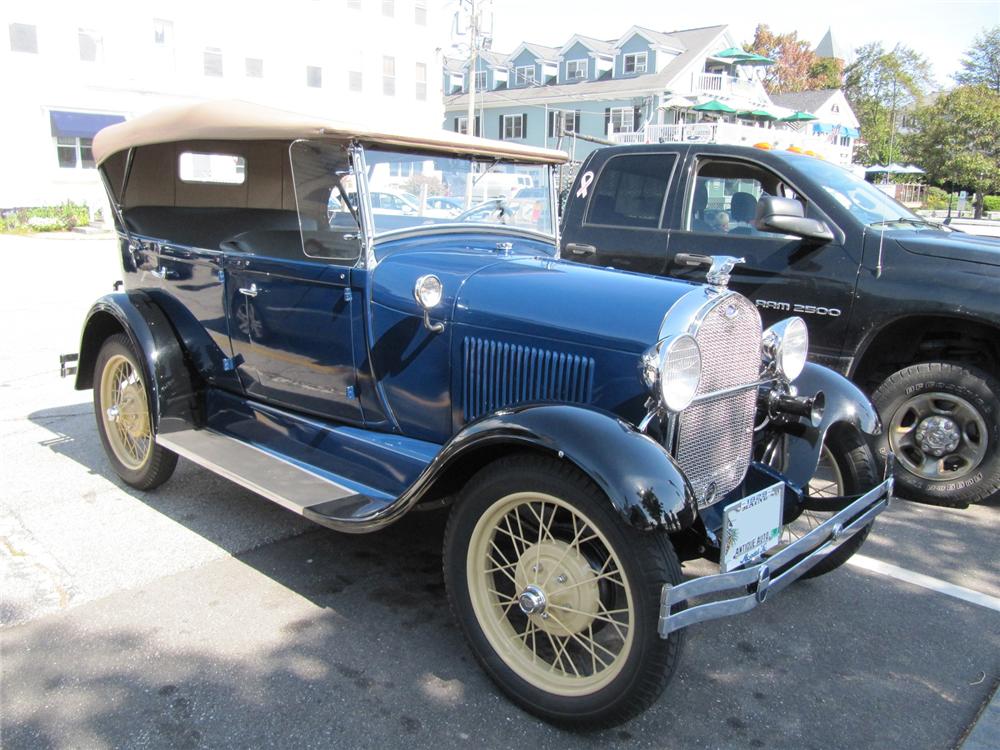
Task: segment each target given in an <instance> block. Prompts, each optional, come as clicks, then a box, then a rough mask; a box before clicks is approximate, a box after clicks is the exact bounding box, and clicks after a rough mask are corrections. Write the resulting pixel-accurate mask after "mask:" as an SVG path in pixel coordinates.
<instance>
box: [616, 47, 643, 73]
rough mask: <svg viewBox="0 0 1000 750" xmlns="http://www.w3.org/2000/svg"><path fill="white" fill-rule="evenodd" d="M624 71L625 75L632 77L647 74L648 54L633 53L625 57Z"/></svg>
mask: <svg viewBox="0 0 1000 750" xmlns="http://www.w3.org/2000/svg"><path fill="white" fill-rule="evenodd" d="M622 69H623V70H624V71H625V75H631V74H633V73H645V72H646V53H645V52H632V53H630V54H628V55H625V59H624V62H623V63H622Z"/></svg>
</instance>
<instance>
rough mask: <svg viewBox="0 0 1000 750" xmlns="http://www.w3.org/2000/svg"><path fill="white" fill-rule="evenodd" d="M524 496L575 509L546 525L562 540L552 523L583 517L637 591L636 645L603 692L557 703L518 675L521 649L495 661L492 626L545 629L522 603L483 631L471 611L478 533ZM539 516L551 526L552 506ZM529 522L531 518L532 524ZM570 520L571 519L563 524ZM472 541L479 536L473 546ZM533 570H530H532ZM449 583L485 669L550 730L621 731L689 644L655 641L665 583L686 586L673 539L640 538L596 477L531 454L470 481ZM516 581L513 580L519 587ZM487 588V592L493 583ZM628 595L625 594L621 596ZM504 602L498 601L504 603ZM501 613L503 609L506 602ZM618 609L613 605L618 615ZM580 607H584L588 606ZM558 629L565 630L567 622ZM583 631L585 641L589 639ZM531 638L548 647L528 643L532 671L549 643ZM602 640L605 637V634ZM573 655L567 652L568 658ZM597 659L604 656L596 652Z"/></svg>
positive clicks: (453, 525) (449, 557)
mask: <svg viewBox="0 0 1000 750" xmlns="http://www.w3.org/2000/svg"><path fill="white" fill-rule="evenodd" d="M518 493H532V494H531V495H530V496H529V497H539V496H550V497H552V498H558V499H559V500H561V501H564V502H565V503H567V504H568V505H570V506H572V511H566V510H565V508H564V509H562V510H557V511H555V512H554V513H553V515H552V516H550V520H549V526H550V527H551V528H553V529H554V530H555V534H556V536H559V535H560V534H561V533H562V532H561V531H560V527H559V523H557V522H556V520H555V519H557V518H558V516H556V515H555V513H557V512H558V513H569V514H570V515H573V514H579V516H580V517H581V518H585V519H586V522H587V523H588V524H590V525H591V526H592V527H593V528H594V529H596V530H597V531H599V532H600V534H601V535H603V540H606V541H607V542H608V543H609V544H610V548H611V550H612V554H611V555H609V558H610V559H613V560H614V562H618V561H620V563H621V570H622V571H623V576H621V578H622V579H623V581H624V583H625V584H628V590H629V592H630V593H629V595H628V597H629V599H628V604H629V605H630V606H631V609H629V607H628V606H627V607H626V610H627V611H628V615H627V616H628V617H629V622H630V626H629V628H628V629H626V631H625V633H626V634H628V633H631V642H630V643H631V645H630V646H629V645H628V642H626V641H625V640H624V639H622V648H621V650H620V651H619V652H618V656H617V657H616V659H614V660H612V666H614V667H615V669H614V670H612V671H611V672H609V673H608V674H610V675H612V676H611V677H605V679H607V680H608V681H607V682H606V683H605V684H603V685H601V686H599V687H597V686H595V687H594V689H593V690H589V688H588V689H587V690H584V691H583V692H582V693H579V694H573V695H567V694H560V693H559V692H558V690H556V691H553V690H548V689H545V687H539V686H538V684H536V683H533V682H532V681H531V680H532V679H533V678H537V675H535V674H533V673H532V670H531V668H530V667H529V668H526V669H525V670H523V671H522V670H519V668H518V667H517V661H518V657H517V654H514V653H513V652H517V653H522V649H521V646H520V645H517V646H516V647H515V646H512V647H510V648H509V649H508V656H507V658H505V657H504V656H501V655H500V654H499V653H498V652H497V650H496V649H495V648H494V646H493V645H492V643H491V641H490V636H489V635H487V632H486V631H487V630H490V631H492V629H493V628H494V627H497V625H496V623H500V624H501V625H500V627H506V626H508V625H510V623H511V622H512V621H513V620H514V619H515V618H521V619H522V620H523V621H524V622H525V633H527V631H528V628H529V627H530V623H531V622H532V618H536V619H535V620H534V622H536V623H541V622H542V621H541V620H538V619H537V618H538V617H540V616H542V615H540V614H534V613H532V614H530V615H526V614H524V613H523V611H522V610H521V609H519V607H520V604H519V603H517V602H515V601H514V599H513V598H511V600H510V601H511V603H510V604H508V605H507V606H508V609H509V610H510V611H511V614H510V615H506V614H499V615H497V616H496V617H494V618H492V621H491V622H487V623H486V625H485V629H484V623H483V621H481V620H480V618H479V617H478V616H477V610H476V605H475V604H474V603H473V598H474V595H473V594H471V593H470V588H471V584H470V581H474V580H475V573H474V572H473V571H475V570H476V568H475V565H476V563H475V560H476V559H478V557H477V555H475V554H473V550H474V549H476V548H477V545H478V544H481V543H482V542H480V541H477V540H479V539H480V537H481V536H482V533H483V532H481V531H480V532H476V530H477V528H482V527H483V524H486V526H485V528H486V529H487V530H489V529H490V526H489V523H488V520H489V518H491V517H494V516H495V515H496V514H497V513H498V511H497V510H496V509H497V508H500V509H503V508H505V507H506V506H505V505H504V503H507V502H510V498H511V497H515V496H518ZM535 493H539V494H535ZM540 510H541V518H543V519H544V518H545V505H541V506H540ZM521 512H522V510H521V506H517V510H515V511H510V513H517V514H520V513H521ZM510 517H511V516H510V515H509V513H508V515H506V516H503V518H506V519H508V520H509V518H510ZM525 517H527V518H530V516H527V515H525ZM498 518H499V517H498ZM563 518H564V520H565V517H563ZM481 521H482V523H481ZM538 525H542V524H538ZM500 528H501V527H500V526H499V521H498V525H497V526H496V527H495V528H494V529H493V533H492V536H490V537H489V539H490V542H489V543H490V545H491V546H490V547H489V548H488V549H489V550H490V551H489V552H488V554H489V555H492V554H493V551H492V550H493V549H495V546H492V545H493V540H497V541H502V540H503V537H501V536H499V535H498V534H497V533H496V530H497V529H500ZM582 528H583V527H581V529H582ZM474 533H475V534H476V537H475V539H474ZM526 533H527V535H528V536H533V534H534V531H529V532H526ZM564 536H566V537H568V536H569V533H568V532H567V533H566V534H565V535H564ZM577 538H579V537H577ZM603 540H602V541H603ZM509 541H510V542H511V544H512V549H514V550H515V551H516V550H517V544H516V543H515V542H513V540H509ZM536 547H537V545H536ZM530 549H531V548H528V550H527V551H525V553H524V556H527V557H529V558H530V554H531V553H530ZM470 555H471V557H470ZM524 556H522V558H521V563H520V564H521V565H523V564H524V562H523V560H524ZM549 559H551V558H549ZM545 565H546V566H549V568H550V569H549V573H548V576H549V578H550V579H551V576H552V575H553V574H554V573H555V572H557V571H559V570H560V568H559V566H558V565H550V563H549V562H548V560H546V562H545ZM590 565H591V568H592V569H595V570H596V569H597V564H596V563H594V562H591V563H590ZM605 565H607V563H605ZM511 567H513V566H511ZM537 567H541V565H540V564H539V565H538V566H537ZM534 569H535V568H532V570H534ZM598 572H599V571H598ZM484 573H485V574H486V575H487V576H489V575H492V576H494V578H487V579H486V580H490V581H500V582H503V578H502V577H500V575H499V573H496V572H494V573H492V574H491V573H489V571H488V570H486V571H484ZM589 574H590V571H589V570H586V573H585V575H589ZM505 575H506V574H505ZM538 575H539V576H541V575H543V572H539V573H538ZM444 578H445V583H446V586H447V590H448V595H449V600H450V602H451V607H452V611H453V612H454V614H455V617H456V619H457V620H458V622H459V625H460V626H461V628H462V631H463V632H464V633H465V636H466V638H467V639H468V641H469V644H470V646H471V648H472V651H473V653H474V654H475V656H476V659H477V660H478V661H479V663H480V665H481V666H482V667H483V669H484V670H485V671H486V673H487V674H488V675H489V676H490V677H491V678H492V679H493V681H494V682H495V683H496V684H497V685H498V686H499V687H500V689H501V690H502V691H503V692H504V693H506V694H507V695H508V696H509V697H510V698H511V700H513V701H514V702H515V703H517V704H518V705H519V706H521V707H522V708H523V709H525V710H526V711H528V712H530V713H532V714H535V715H536V716H539V717H541V718H543V719H545V720H546V721H549V722H552V723H554V724H557V725H560V726H563V727H566V728H569V729H574V730H592V729H599V728H606V727H610V726H614V725H617V724H620V723H622V722H624V721H626V720H627V719H629V718H631V717H633V716H635V715H636V714H638V713H640V712H642V711H644V710H645V709H646V708H647V707H649V706H650V705H651V704H652V703H653V702H654V701H656V699H657V698H658V697H659V695H660V693H661V692H662V691H663V689H664V688H665V687H666V685H667V683H668V682H669V680H670V677H671V676H672V675H673V673H674V671H675V670H676V668H677V664H678V659H679V656H680V651H681V646H682V641H683V635H682V633H681V632H675V633H673V634H671V635H670V636H669V637H668V638H665V639H664V638H660V636H659V634H658V632H657V622H658V615H659V607H660V593H661V590H662V587H663V584H665V583H670V584H676V583H678V582H679V581H680V580H681V571H680V564H679V562H678V560H677V556H676V554H675V552H674V549H673V546H672V545H671V543H670V540H669V539H668V537H667V536H666V534H661V533H655V532H639V531H637V530H636V529H634V528H632V527H630V526H628V525H627V524H626V523H625V522H624V521H623V520H622V519H621V518H620V517H619V516H618V514H617V513H616V511H614V509H613V508H612V506H611V503H610V501H609V500H608V498H607V496H606V495H605V494H604V493H603V492H602V491H601V490H600V489H599V488H598V487H597V486H596V485H594V483H593V482H592V481H590V479H589V478H587V477H586V476H585V475H583V474H582V473H581V472H580V471H579V470H577V469H576V468H575V467H574V466H572V465H570V464H569V463H568V462H566V461H556V460H555V459H551V458H547V457H544V456H536V455H531V454H520V455H513V456H509V457H506V458H503V459H500V460H498V461H496V462H495V463H493V464H491V465H489V466H487V467H486V468H484V469H483V470H481V471H480V472H479V473H478V474H477V475H476V476H475V477H473V478H472V480H470V482H469V483H468V484H467V486H466V487H465V488H464V489H463V491H462V494H461V497H460V500H459V502H458V503H457V504H456V505H455V507H454V508H453V510H452V512H451V516H450V518H449V520H448V527H447V530H446V532H445V541H444ZM511 580H512V581H513V579H511ZM557 580H558V581H560V582H561V583H562V585H566V582H567V576H565V575H559V576H557ZM616 583H617V581H616ZM484 585H485V586H486V588H487V590H488V587H489V585H490V584H484ZM493 585H497V584H496V583H494V584H493ZM509 585H510V587H511V589H512V591H513V592H514V597H516V596H517V585H516V582H512V583H511V584H509ZM587 585H590V584H589V583H588V584H587ZM542 586H544V587H546V588H548V586H547V584H544V583H543V584H542ZM572 587H573V582H572V578H570V583H569V586H568V588H572ZM498 588H499V586H498ZM556 588H557V586H556V585H555V584H553V586H552V589H553V590H552V591H551V612H552V616H553V618H554V617H556V615H555V613H556V612H557V611H558V612H560V614H561V615H562V616H563V617H566V614H565V613H564V612H563V611H562V610H563V609H564V608H562V607H560V606H559V605H558V604H556V602H557V597H558V596H559V594H560V593H561V592H559V591H557V590H555V589H556ZM624 588H625V587H624V585H623V586H622V590H623V591H624ZM491 593H496V592H491ZM602 596H603V594H602ZM617 596H618V599H615V600H614V601H621V599H622V596H623V595H622V593H621V592H619V593H618V595H617ZM497 601H498V602H500V600H499V599H498V600H497ZM497 606H502V603H500V604H498V605H497ZM615 606H616V605H614V604H612V607H615ZM511 608H513V609H511ZM581 608H583V606H582V605H581ZM626 610H621V611H626ZM480 611H483V610H482V608H480ZM488 611H490V612H493V611H494V610H492V609H489V610H488ZM497 611H498V610H497ZM615 611H618V610H617V609H616V610H615ZM542 614H545V613H544V612H543V613H542ZM594 622H597V621H594ZM491 623H492V624H491ZM559 624H560V625H561V624H562V623H561V621H560V622H559ZM542 627H544V625H542ZM548 627H550V628H551V627H553V625H552V624H551V623H550V624H549V626H548ZM599 627H603V628H605V630H606V632H607V634H608V636H609V637H616V635H615V633H614V631H613V630H611V628H612V627H614V629H615V630H618V628H617V626H608V625H595V624H593V623H591V628H592V632H590V635H591V637H594V633H598V628H599ZM492 632H495V631H492ZM514 632H516V629H515V630H514ZM577 632H578V633H581V634H582V633H585V632H587V631H586V630H580V631H577ZM534 633H535V634H539V635H538V641H539V642H542V646H540V647H537V648H531V647H529V646H528V637H527V635H525V636H524V644H523V647H524V648H523V653H525V654H531V662H532V663H533V662H534V660H535V654H536V653H541V651H542V650H543V648H544V647H545V644H544V636H545V635H546V634H545V633H543V632H542V631H541V630H539V629H537V628H536V629H535V631H534ZM619 634H620V633H619ZM597 637H600V633H598V636H597ZM571 639H572V636H569V637H566V642H567V644H572V643H574V642H573V641H572V640H571ZM551 640H552V639H550V641H551ZM558 643H559V641H558V638H556V640H555V642H554V643H553V648H555V647H556V644H558ZM583 643H584V642H583V641H579V642H578V644H577V645H580V644H583ZM518 644H520V641H518ZM532 645H533V646H534V645H535V637H534V635H532ZM575 647H576V646H574V645H568V646H567V652H568V651H569V650H570V649H572V648H575ZM591 653H595V654H596V653H598V652H597V651H596V650H595V649H594V648H593V647H591ZM609 653H610V652H609ZM512 654H513V655H512ZM566 655H567V657H568V658H567V661H568V662H569V663H570V666H573V662H574V658H575V657H574V656H573V655H570V654H569V653H567V654H566ZM603 655H604V654H603V653H602V656H603ZM539 658H544V657H539ZM552 664H555V660H553V661H552ZM616 665H617V666H616ZM559 667H560V670H565V671H563V672H562V676H561V677H560V679H563V678H565V679H567V680H572V679H574V676H573V675H571V674H570V672H569V670H568V669H567V668H566V664H564V663H563V662H562V660H561V658H560V659H559ZM581 669H583V671H584V672H586V668H585V667H583V666H581ZM573 671H577V669H576V667H575V666H573ZM601 675H604V672H602V671H601V670H599V669H598V668H597V663H596V662H594V664H593V673H592V674H591V675H589V676H588V675H586V674H585V675H584V676H582V677H581V675H580V674H579V672H578V673H577V674H576V675H575V677H576V678H579V679H580V680H585V679H595V676H598V677H599V676H601ZM537 679H541V678H537ZM588 690H589V692H588Z"/></svg>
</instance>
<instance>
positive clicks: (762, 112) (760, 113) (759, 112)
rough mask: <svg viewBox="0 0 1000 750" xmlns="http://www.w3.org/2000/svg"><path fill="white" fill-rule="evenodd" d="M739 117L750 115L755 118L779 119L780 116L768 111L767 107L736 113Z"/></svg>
mask: <svg viewBox="0 0 1000 750" xmlns="http://www.w3.org/2000/svg"><path fill="white" fill-rule="evenodd" d="M736 116H737V117H750V118H753V119H755V120H777V119H778V116H777V115H775V114H772V113H770V112H768V111H767V110H766V109H745V110H743V111H741V112H737V113H736Z"/></svg>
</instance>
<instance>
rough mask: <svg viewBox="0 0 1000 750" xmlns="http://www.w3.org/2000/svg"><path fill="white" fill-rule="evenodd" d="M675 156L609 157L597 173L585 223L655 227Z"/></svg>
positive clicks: (658, 219)
mask: <svg viewBox="0 0 1000 750" xmlns="http://www.w3.org/2000/svg"><path fill="white" fill-rule="evenodd" d="M676 160H677V155H676V154H649V153H643V154H624V155H622V156H612V157H611V158H610V159H609V160H608V162H607V164H605V165H604V169H602V170H601V174H600V177H599V179H598V182H597V186H596V188H595V189H594V194H593V197H592V198H591V199H590V207H589V209H588V211H587V223H588V224H603V225H605V226H617V227H658V226H659V225H660V215H661V213H662V212H663V201H664V198H665V196H666V193H667V183H668V182H669V181H670V173H671V171H672V170H673V168H674V162H675V161H676Z"/></svg>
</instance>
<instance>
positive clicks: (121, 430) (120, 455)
mask: <svg viewBox="0 0 1000 750" xmlns="http://www.w3.org/2000/svg"><path fill="white" fill-rule="evenodd" d="M100 389H101V407H102V411H101V419H102V420H103V421H104V429H105V432H106V434H107V436H108V442H109V443H110V445H111V449H112V450H113V451H114V454H115V457H116V458H117V459H118V460H119V461H121V462H122V464H124V465H125V467H127V468H128V469H131V470H132V471H138V470H140V469H141V468H142V467H143V465H144V464H145V463H146V462H147V461H149V457H150V455H151V454H152V446H153V432H152V430H151V429H150V424H149V405H148V404H147V403H146V387H145V385H143V382H142V377H141V376H140V375H139V372H138V371H137V369H136V367H135V365H133V363H132V362H131V361H130V360H129V359H128V357H125V356H123V355H121V354H116V355H114V356H112V357H111V358H109V359H108V360H107V362H106V363H105V365H104V370H103V371H102V372H101V383H100Z"/></svg>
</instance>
